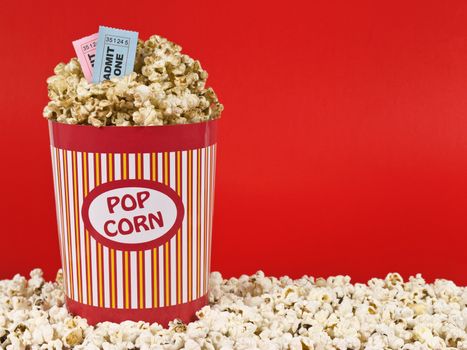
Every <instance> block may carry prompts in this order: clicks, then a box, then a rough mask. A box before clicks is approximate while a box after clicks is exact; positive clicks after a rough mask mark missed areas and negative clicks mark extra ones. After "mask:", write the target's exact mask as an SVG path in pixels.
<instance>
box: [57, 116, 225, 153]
mask: <svg viewBox="0 0 467 350" xmlns="http://www.w3.org/2000/svg"><path fill="white" fill-rule="evenodd" d="M217 124H218V120H217V119H215V120H210V121H207V122H202V123H194V124H179V125H164V126H105V127H100V128H98V127H94V126H91V125H69V124H63V123H57V122H54V121H51V120H49V132H50V143H51V144H52V146H54V147H56V148H60V149H65V150H69V151H81V152H99V153H139V152H170V151H181V150H190V149H197V148H202V147H206V146H210V145H212V144H214V143H215V142H216V138H217Z"/></svg>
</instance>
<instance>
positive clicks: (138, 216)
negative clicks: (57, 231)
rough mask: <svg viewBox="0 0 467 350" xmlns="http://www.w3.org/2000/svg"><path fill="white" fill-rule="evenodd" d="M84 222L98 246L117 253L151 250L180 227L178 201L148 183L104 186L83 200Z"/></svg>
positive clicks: (159, 186)
mask: <svg viewBox="0 0 467 350" xmlns="http://www.w3.org/2000/svg"><path fill="white" fill-rule="evenodd" d="M82 214H83V221H84V224H85V227H86V228H87V229H88V230H89V232H90V233H91V235H92V236H93V237H94V238H95V239H96V240H97V241H98V242H100V243H102V244H104V245H105V246H108V247H110V248H115V249H120V250H143V249H144V250H145V249H151V248H154V247H156V246H159V245H161V244H163V243H165V242H167V241H168V240H169V239H170V238H171V237H173V236H174V235H175V233H176V232H177V231H178V229H179V228H180V226H181V223H182V220H183V215H184V210H183V203H182V200H181V198H180V197H179V196H178V195H177V193H176V192H175V191H174V190H172V189H171V188H170V187H168V186H166V185H164V184H161V183H158V182H154V181H149V180H120V181H113V182H109V183H105V184H103V185H100V186H98V187H96V188H95V189H94V190H92V191H91V192H90V193H89V195H88V196H87V197H86V198H85V199H84V203H83V209H82Z"/></svg>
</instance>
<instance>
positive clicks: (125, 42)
mask: <svg viewBox="0 0 467 350" xmlns="http://www.w3.org/2000/svg"><path fill="white" fill-rule="evenodd" d="M105 42H106V43H108V44H117V45H126V46H128V45H129V44H130V40H129V39H123V38H116V37H112V36H106V37H105Z"/></svg>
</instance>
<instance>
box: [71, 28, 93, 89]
mask: <svg viewBox="0 0 467 350" xmlns="http://www.w3.org/2000/svg"><path fill="white" fill-rule="evenodd" d="M96 43H97V33H95V34H92V35H89V36H86V37H84V38H81V39H78V40H75V41H73V47H74V48H75V51H76V55H77V56H78V61H79V64H80V65H81V69H82V71H83V73H84V77H85V78H86V80H87V81H88V82H91V81H92V71H93V67H94V58H95V57H96Z"/></svg>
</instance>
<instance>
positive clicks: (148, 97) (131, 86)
mask: <svg viewBox="0 0 467 350" xmlns="http://www.w3.org/2000/svg"><path fill="white" fill-rule="evenodd" d="M181 49H182V48H181V47H180V46H178V45H176V44H174V43H172V42H170V41H168V40H167V39H165V38H162V37H160V36H158V35H153V36H151V37H150V38H149V39H148V40H147V41H142V40H139V41H138V47H137V51H136V59H135V67H134V72H133V73H131V75H128V76H125V77H120V78H113V79H111V80H106V81H103V82H101V83H96V84H93V83H89V82H88V81H87V80H86V79H85V78H84V75H83V72H82V70H81V66H80V64H79V62H78V60H77V59H76V58H72V59H71V60H70V62H68V63H67V64H64V63H60V64H59V65H57V66H56V67H55V70H54V72H55V75H53V76H51V77H50V78H48V79H47V84H48V91H49V98H50V102H49V103H48V104H47V106H46V107H45V108H44V117H46V118H48V119H51V120H54V121H57V122H60V123H66V124H86V125H93V126H97V127H100V126H106V125H117V126H130V125H142V126H149V125H167V124H186V123H197V122H202V121H207V120H210V119H215V118H218V117H219V116H220V114H221V112H222V110H223V106H222V104H220V103H219V101H218V99H217V96H216V94H215V93H214V91H213V90H212V89H211V88H206V87H205V85H206V79H207V77H208V74H207V72H206V71H205V70H203V69H202V68H201V65H200V63H199V61H196V60H194V59H192V58H190V57H189V56H187V55H185V54H182V53H181Z"/></svg>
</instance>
